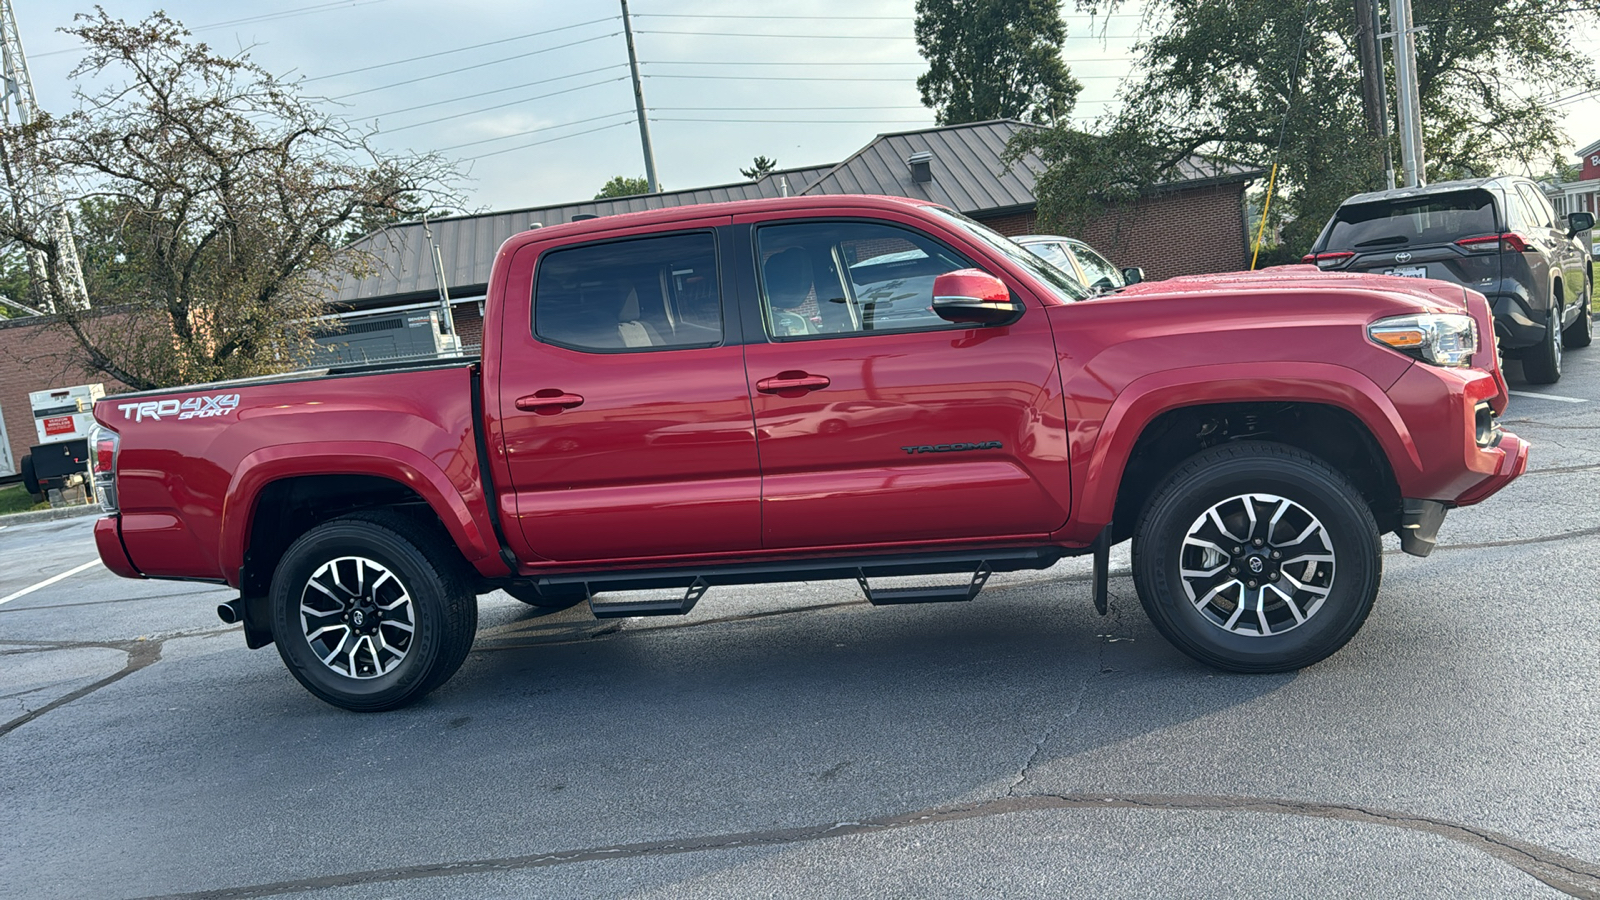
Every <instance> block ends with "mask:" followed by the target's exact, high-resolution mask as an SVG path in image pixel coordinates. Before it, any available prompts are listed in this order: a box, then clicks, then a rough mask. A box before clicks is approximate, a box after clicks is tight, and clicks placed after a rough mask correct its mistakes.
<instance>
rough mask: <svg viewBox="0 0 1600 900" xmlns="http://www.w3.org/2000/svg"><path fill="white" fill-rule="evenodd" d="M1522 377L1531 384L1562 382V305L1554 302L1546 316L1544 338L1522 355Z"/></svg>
mask: <svg viewBox="0 0 1600 900" xmlns="http://www.w3.org/2000/svg"><path fill="white" fill-rule="evenodd" d="M1522 375H1523V377H1524V378H1526V379H1527V380H1528V383H1529V384H1555V383H1556V382H1558V381H1560V380H1561V304H1560V303H1557V302H1554V301H1552V302H1551V304H1550V312H1549V313H1548V314H1547V315H1546V316H1545V321H1544V337H1543V338H1542V339H1541V340H1540V341H1539V343H1538V344H1537V345H1535V346H1533V347H1529V348H1528V349H1527V350H1525V351H1523V354H1522Z"/></svg>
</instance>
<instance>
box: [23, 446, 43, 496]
mask: <svg viewBox="0 0 1600 900" xmlns="http://www.w3.org/2000/svg"><path fill="white" fill-rule="evenodd" d="M21 468H22V489H23V490H25V491H27V492H28V493H29V494H30V495H32V496H33V499H34V502H38V501H40V500H42V499H44V490H43V489H42V488H41V487H40V485H39V474H38V472H37V471H36V470H35V469H34V468H33V454H31V453H30V454H28V455H27V456H24V457H23V458H22V467H21Z"/></svg>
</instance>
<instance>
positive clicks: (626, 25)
mask: <svg viewBox="0 0 1600 900" xmlns="http://www.w3.org/2000/svg"><path fill="white" fill-rule="evenodd" d="M7 2H9V0H7ZM622 33H623V34H624V35H626V36H627V39H628V68H629V70H631V71H632V72H633V106H634V109H636V110H637V111H638V113H639V143H640V144H642V145H643V146H644V179H645V181H646V182H647V183H648V184H649V186H650V193H652V194H654V193H656V192H658V191H660V190H661V182H659V181H657V180H656V152H655V151H654V150H652V149H650V118H649V117H648V116H646V115H645V112H644V86H643V85H641V84H640V83H639V56H638V54H636V53H634V52H633V19H632V17H630V16H629V15H628V0H622Z"/></svg>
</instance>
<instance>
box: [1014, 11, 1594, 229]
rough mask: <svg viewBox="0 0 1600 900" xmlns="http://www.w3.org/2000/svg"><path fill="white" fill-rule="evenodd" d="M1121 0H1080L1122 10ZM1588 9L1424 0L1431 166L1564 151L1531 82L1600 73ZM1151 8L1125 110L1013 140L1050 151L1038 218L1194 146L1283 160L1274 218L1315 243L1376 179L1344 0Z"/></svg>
mask: <svg viewBox="0 0 1600 900" xmlns="http://www.w3.org/2000/svg"><path fill="white" fill-rule="evenodd" d="M1123 2H1124V0H1079V4H1078V5H1079V7H1080V9H1084V10H1087V11H1091V12H1111V11H1115V10H1116V9H1117V8H1119V7H1120V6H1122V5H1123ZM1585 10H1586V8H1584V7H1576V6H1574V5H1573V4H1572V3H1570V2H1568V0H1414V13H1415V18H1416V20H1417V22H1418V23H1419V24H1423V25H1426V26H1427V30H1426V31H1424V32H1422V33H1420V34H1418V35H1417V51H1418V52H1417V72H1418V82H1419V85H1420V90H1421V108H1422V116H1423V130H1424V132H1425V134H1424V145H1425V147H1426V156H1427V159H1428V167H1427V172H1428V177H1429V179H1430V180H1433V181H1438V180H1443V179H1447V178H1455V177H1466V176H1474V175H1488V174H1493V173H1496V172H1500V171H1504V170H1506V169H1508V168H1515V169H1519V170H1526V171H1530V172H1531V171H1538V170H1542V169H1543V168H1544V167H1545V166H1547V165H1548V164H1549V162H1550V160H1551V159H1552V158H1553V157H1555V156H1558V155H1559V153H1560V149H1561V146H1562V144H1563V143H1565V141H1566V138H1565V137H1564V135H1563V134H1562V132H1561V128H1560V125H1559V120H1558V114H1559V110H1555V109H1552V108H1551V107H1549V106H1547V105H1545V103H1544V102H1542V101H1541V100H1540V99H1538V97H1537V96H1530V95H1537V94H1539V93H1549V92H1550V88H1549V86H1550V85H1551V84H1552V80H1551V75H1552V74H1553V73H1560V76H1561V77H1560V80H1559V82H1556V83H1559V84H1560V85H1561V91H1563V92H1570V91H1572V90H1579V89H1584V88H1592V87H1595V86H1596V85H1597V83H1600V77H1597V76H1596V74H1595V72H1594V70H1593V66H1592V65H1590V64H1589V63H1588V62H1587V60H1586V58H1585V56H1584V55H1583V54H1582V53H1581V52H1580V51H1579V49H1578V47H1577V45H1576V43H1575V41H1574V38H1573V35H1575V34H1579V33H1581V31H1580V25H1581V24H1582V21H1581V20H1582V19H1588V20H1590V21H1591V22H1592V21H1595V20H1596V18H1597V17H1600V16H1597V13H1595V12H1593V11H1585ZM1145 11H1146V15H1147V16H1151V17H1154V18H1153V19H1152V21H1160V22H1162V23H1163V24H1162V27H1161V28H1160V30H1158V31H1154V32H1152V33H1151V34H1150V36H1149V37H1148V38H1146V39H1144V40H1143V41H1142V42H1141V43H1140V44H1139V45H1138V47H1137V52H1138V54H1139V62H1138V63H1137V69H1136V75H1135V77H1134V78H1133V79H1132V81H1131V83H1130V85H1129V86H1128V87H1127V88H1125V89H1124V91H1123V95H1122V100H1123V104H1122V108H1121V110H1120V112H1119V113H1118V114H1117V115H1115V116H1113V117H1111V118H1110V119H1109V120H1108V121H1105V122H1103V123H1101V124H1100V126H1099V127H1098V128H1096V129H1095V131H1094V132H1093V133H1083V132H1077V131H1071V130H1069V129H1067V128H1065V127H1063V126H1058V127H1056V128H1053V129H1050V130H1047V131H1040V132H1037V133H1034V134H1025V135H1022V136H1020V137H1019V139H1018V140H1017V142H1016V144H1014V145H1013V147H1012V148H1011V154H1012V157H1013V158H1017V157H1019V156H1020V155H1021V154H1022V153H1025V152H1027V151H1028V150H1034V151H1036V152H1038V153H1039V154H1040V156H1041V157H1043V158H1044V160H1045V162H1046V165H1047V170H1046V172H1045V173H1044V174H1043V175H1041V177H1040V179H1039V183H1038V187H1037V189H1036V193H1037V194H1038V196H1039V209H1040V217H1041V219H1042V220H1043V221H1042V227H1045V228H1064V229H1067V230H1072V229H1074V228H1081V227H1082V224H1083V223H1084V222H1085V221H1086V220H1087V219H1088V218H1090V217H1093V216H1094V215H1095V214H1096V213H1097V212H1098V211H1102V210H1104V209H1105V208H1106V207H1108V206H1116V205H1118V204H1121V203H1126V202H1128V201H1129V200H1130V199H1132V198H1134V197H1137V196H1139V195H1140V194H1141V193H1142V192H1144V191H1147V190H1148V189H1149V188H1151V187H1152V186H1154V185H1156V184H1158V183H1160V182H1161V181H1164V180H1170V179H1172V178H1174V177H1175V176H1176V175H1177V174H1178V173H1179V169H1180V166H1181V164H1183V163H1184V162H1185V161H1186V160H1189V159H1190V158H1191V157H1192V156H1193V155H1195V154H1197V153H1199V154H1203V155H1208V156H1212V157H1214V158H1220V159H1229V160H1235V161H1239V162H1244V163H1248V164H1251V165H1253V166H1257V167H1260V168H1263V169H1266V168H1268V167H1270V166H1271V165H1272V164H1273V163H1277V164H1278V166H1279V168H1278V175H1277V186H1276V188H1275V190H1274V194H1275V197H1274V198H1273V200H1272V203H1271V211H1270V212H1269V213H1268V216H1269V224H1268V232H1269V233H1270V232H1271V231H1272V230H1273V227H1274V226H1275V225H1277V224H1279V223H1284V222H1286V223H1287V224H1285V225H1284V226H1283V230H1282V234H1283V237H1284V243H1285V244H1286V246H1287V250H1286V251H1285V252H1304V251H1305V250H1306V249H1308V248H1309V245H1310V243H1311V241H1312V240H1313V239H1314V238H1315V236H1316V234H1317V233H1318V231H1319V230H1320V229H1321V228H1322V226H1323V224H1324V223H1325V222H1326V221H1327V219H1328V217H1329V216H1331V215H1332V213H1333V210H1334V209H1335V208H1336V207H1337V206H1338V204H1339V203H1340V202H1341V201H1343V200H1344V199H1345V198H1346V197H1348V196H1350V195H1352V194H1355V193H1359V192H1361V191H1364V190H1370V189H1371V188H1372V187H1373V186H1374V185H1375V184H1377V183H1379V182H1380V181H1381V179H1382V177H1383V169H1382V163H1381V159H1382V154H1381V152H1380V148H1379V147H1378V146H1376V145H1375V144H1374V142H1373V141H1372V140H1371V138H1370V137H1369V134H1368V131H1367V128H1366V124H1365V122H1366V120H1365V117H1364V113H1363V107H1362V103H1361V84H1360V67H1359V65H1358V64H1357V58H1358V57H1357V47H1356V38H1355V16H1354V12H1353V9H1352V4H1351V3H1350V2H1348V0H1309V2H1306V3H1295V4H1284V3H1281V2H1275V0H1236V2H1232V3H1196V2H1192V0H1147V2H1146V4H1145ZM1529 86H1533V89H1532V90H1531V91H1530V89H1529ZM1390 96H1391V97H1393V96H1394V93H1393V90H1392V88H1391V90H1390ZM1392 115H1393V111H1392V110H1391V116H1392ZM1280 135H1281V138H1280ZM1280 140H1281V149H1280Z"/></svg>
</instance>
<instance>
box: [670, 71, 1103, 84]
mask: <svg viewBox="0 0 1600 900" xmlns="http://www.w3.org/2000/svg"><path fill="white" fill-rule="evenodd" d="M644 77H646V78H695V79H703V80H710V81H894V82H899V83H901V84H907V85H909V84H912V83H913V82H911V81H909V80H907V79H905V78H860V77H855V76H850V75H839V76H831V75H646V76H644ZM1072 77H1073V78H1115V79H1118V80H1121V79H1123V78H1126V77H1128V76H1126V75H1079V74H1076V73H1073V75H1072Z"/></svg>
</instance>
